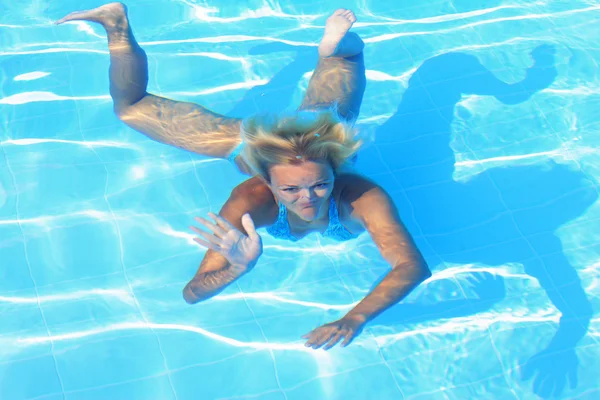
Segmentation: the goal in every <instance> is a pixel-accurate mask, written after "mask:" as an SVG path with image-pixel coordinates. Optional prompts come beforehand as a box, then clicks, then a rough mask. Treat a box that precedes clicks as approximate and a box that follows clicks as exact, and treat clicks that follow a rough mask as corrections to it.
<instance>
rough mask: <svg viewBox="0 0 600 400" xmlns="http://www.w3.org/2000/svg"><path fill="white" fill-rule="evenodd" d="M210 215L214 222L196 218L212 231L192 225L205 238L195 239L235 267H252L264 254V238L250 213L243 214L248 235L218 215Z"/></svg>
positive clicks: (243, 223) (243, 221)
mask: <svg viewBox="0 0 600 400" xmlns="http://www.w3.org/2000/svg"><path fill="white" fill-rule="evenodd" d="M208 216H209V217H211V218H212V219H213V220H214V222H212V221H209V220H207V219H204V218H201V217H196V218H195V220H196V221H198V222H199V223H200V224H202V225H203V226H204V227H205V228H207V229H208V230H209V231H210V232H211V233H209V232H206V231H203V230H201V229H198V228H196V227H195V226H191V227H190V228H191V229H192V230H193V231H194V232H196V233H198V234H199V235H200V236H202V238H203V239H201V238H199V237H196V238H194V241H195V242H196V243H198V244H200V245H201V246H204V247H207V248H209V249H211V250H214V251H216V252H218V253H220V254H221V255H222V256H223V257H225V258H226V259H227V261H229V264H231V266H232V267H234V268H240V269H243V270H247V269H251V268H252V267H253V266H254V264H255V263H256V261H257V260H258V257H260V255H261V254H262V249H263V246H262V239H261V237H260V235H259V234H258V233H256V229H255V227H254V221H252V217H250V214H244V215H242V226H243V227H244V229H245V230H246V232H248V235H244V234H243V233H242V232H240V231H239V230H238V229H237V228H236V227H235V226H233V225H231V224H230V223H229V222H228V221H226V220H225V219H224V218H221V217H220V216H218V215H215V214H213V213H208Z"/></svg>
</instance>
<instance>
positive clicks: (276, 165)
mask: <svg viewBox="0 0 600 400" xmlns="http://www.w3.org/2000/svg"><path fill="white" fill-rule="evenodd" d="M76 20H85V21H92V22H96V23H99V24H101V25H102V26H103V27H104V28H105V30H106V32H107V35H108V47H109V51H110V95H111V97H112V99H113V102H114V110H115V113H116V115H117V116H118V117H119V119H120V120H122V121H123V122H124V123H125V124H127V125H128V126H130V127H131V128H133V129H135V130H137V131H139V132H141V133H143V134H145V135H147V136H148V137H150V138H151V139H154V140H156V141H159V142H161V143H165V144H169V145H172V146H176V147H179V148H182V149H185V150H188V151H191V152H194V153H197V154H200V155H203V156H210V157H217V158H225V159H229V160H230V161H232V162H233V163H234V164H235V165H236V166H237V167H238V168H239V170H240V171H241V172H242V173H244V174H247V175H251V176H252V177H251V178H249V179H248V180H246V181H245V182H243V183H241V184H240V185H238V186H237V187H235V188H234V189H233V191H232V192H231V195H230V197H229V199H228V200H227V201H226V202H225V204H224V205H223V207H222V208H221V211H220V212H219V215H215V214H213V213H209V214H208V215H209V217H210V219H205V218H200V217H198V218H196V220H197V221H198V222H199V223H200V224H201V225H203V226H204V228H206V230H201V229H198V228H196V227H192V229H193V230H194V231H195V232H196V233H197V234H198V235H199V237H197V238H195V239H194V240H195V241H196V242H198V243H199V244H201V245H203V246H205V247H206V248H208V250H207V252H206V254H205V256H204V259H203V260H202V263H201V264H200V267H199V268H198V271H197V272H196V274H195V276H194V278H193V279H192V280H191V281H190V282H189V283H188V284H187V285H186V286H185V288H184V290H183V297H184V298H185V300H186V301H187V302H188V303H190V304H194V303H197V302H199V301H202V300H206V299H208V298H210V297H212V296H215V295H216V294H218V293H219V292H221V291H222V290H223V289H224V288H225V287H227V286H228V285H229V284H231V283H232V282H234V281H235V280H236V279H238V278H240V277H241V276H243V275H244V274H246V273H248V272H250V271H251V270H252V268H254V266H255V265H256V263H257V261H258V259H259V257H260V256H261V254H262V241H261V237H260V235H259V234H258V233H257V232H256V228H260V227H266V231H267V232H268V233H269V234H270V235H272V236H274V237H277V238H282V239H287V240H292V241H296V240H299V239H301V238H303V237H304V236H306V235H307V234H309V233H312V232H318V233H320V234H321V235H323V236H326V237H330V238H333V239H336V240H339V241H346V240H351V239H353V238H355V237H356V236H357V235H358V234H360V233H361V232H363V231H365V230H366V231H367V232H368V233H369V234H370V235H371V237H372V239H373V241H374V243H375V244H376V245H377V247H378V249H379V251H380V252H381V254H382V256H383V258H384V259H385V260H386V261H387V262H388V263H389V264H390V265H391V267H392V268H391V270H390V271H389V272H388V274H387V275H386V276H385V277H384V279H383V280H382V281H381V282H380V283H379V284H378V285H377V286H376V287H375V288H374V289H373V290H372V291H371V293H369V294H368V295H367V296H366V297H365V298H364V299H363V300H362V301H360V302H359V303H358V304H357V305H356V306H355V307H354V308H353V309H351V310H350V311H349V312H348V313H347V314H346V315H345V316H344V317H342V318H341V319H339V320H337V321H335V322H332V323H329V324H326V325H323V326H321V327H318V328H316V329H314V330H313V331H312V332H310V333H308V334H307V335H305V336H303V338H305V339H306V340H307V341H306V346H308V347H312V348H315V349H316V348H320V347H323V348H325V349H329V348H331V347H333V346H334V345H336V344H337V343H338V342H339V341H340V340H342V343H341V346H346V345H347V344H349V343H350V342H351V341H352V339H353V338H354V337H356V336H357V335H358V334H359V333H360V331H361V330H362V328H363V326H364V325H365V324H366V323H367V322H368V321H370V320H371V319H373V318H374V317H375V316H377V315H378V314H380V313H381V312H382V311H384V310H385V309H387V308H389V307H390V306H392V305H394V304H396V303H397V302H399V301H400V300H402V299H403V298H404V297H405V296H406V295H408V293H410V291H411V290H413V289H414V288H415V287H416V286H417V285H419V284H420V283H421V282H423V281H424V280H425V279H427V278H428V277H430V276H431V272H430V271H429V268H428V266H427V264H426V262H425V260H424V259H423V256H422V255H421V253H420V252H419V250H418V249H417V247H416V246H415V243H414V241H413V239H412V237H411V236H410V234H409V232H408V231H407V230H406V228H405V227H404V225H403V223H402V222H401V220H400V218H399V216H398V211H397V209H396V207H395V205H394V204H393V202H392V200H391V198H390V196H389V195H388V194H387V193H386V192H385V191H384V190H383V189H382V188H381V187H380V186H378V185H377V184H375V183H373V182H371V181H369V180H367V179H366V178H365V177H362V176H360V175H358V174H356V173H353V172H350V171H348V168H347V167H348V165H349V164H350V163H351V162H352V160H353V158H354V156H355V155H356V152H357V151H358V149H359V148H360V146H361V144H362V141H361V140H360V139H358V138H357V135H355V130H354V129H353V122H354V121H355V120H356V118H357V116H358V113H359V109H360V103H361V101H362V97H363V93H364V90H365V85H366V78H365V68H364V61H363V53H362V51H363V48H364V43H363V41H362V40H361V39H360V37H359V36H358V35H357V34H355V33H353V32H349V30H350V28H351V27H352V25H353V24H354V22H356V18H355V16H354V14H353V13H352V11H350V10H345V9H339V10H336V11H335V12H334V13H333V14H332V15H331V16H330V17H329V18H328V19H327V22H326V26H325V32H324V34H323V37H322V39H321V42H320V43H319V62H318V64H317V66H316V69H315V71H314V73H313V75H312V77H311V79H310V82H309V85H308V88H307V92H306V94H305V97H304V100H303V102H302V104H301V106H300V107H299V109H298V111H297V112H296V113H294V114H292V115H287V116H279V117H265V116H253V117H250V118H248V119H245V120H243V121H242V120H240V119H236V118H228V117H225V116H222V115H219V114H216V113H213V112H211V111H210V110H207V109H206V108H204V107H202V106H200V105H197V104H194V103H188V102H180V101H174V100H170V99H167V98H163V97H159V96H155V95H153V94H150V93H148V92H147V91H146V88H147V83H148V63H147V59H146V54H145V52H144V51H143V50H142V49H141V47H140V46H139V45H138V43H137V42H136V40H135V38H134V36H133V32H132V30H131V27H130V25H129V21H128V18H127V8H126V7H125V5H123V4H121V3H110V4H106V5H104V6H102V7H99V8H96V9H93V10H88V11H81V12H74V13H71V14H69V15H67V16H66V17H64V18H62V19H61V20H59V21H57V24H61V23H64V22H68V21H76Z"/></svg>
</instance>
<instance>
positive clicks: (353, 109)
mask: <svg viewBox="0 0 600 400" xmlns="http://www.w3.org/2000/svg"><path fill="white" fill-rule="evenodd" d="M354 22H356V17H355V16H354V13H353V12H352V11H349V10H345V9H339V10H336V11H335V12H334V13H333V15H331V16H330V17H329V18H328V19H327V23H326V25H325V33H324V34H323V39H322V40H321V43H320V44H319V62H318V63H317V67H316V68H315V71H314V73H313V75H312V77H311V78H310V82H309V83H308V88H307V90H306V94H305V96H304V100H303V101H302V104H301V105H300V107H299V109H300V110H309V109H320V108H330V107H332V106H335V107H336V108H337V112H338V113H339V115H340V116H341V117H342V118H344V119H346V120H348V121H354V120H356V119H357V118H358V114H359V112H360V105H361V102H362V98H363V94H364V92H365V87H366V82H367V79H366V77H365V64H364V58H363V53H362V50H363V48H364V43H363V41H362V40H361V39H360V37H359V36H358V35H357V34H356V33H354V32H348V31H349V30H350V28H351V27H352V24H354Z"/></svg>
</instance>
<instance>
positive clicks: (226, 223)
mask: <svg viewBox="0 0 600 400" xmlns="http://www.w3.org/2000/svg"><path fill="white" fill-rule="evenodd" d="M208 215H209V216H210V217H211V218H212V219H214V220H215V221H216V222H217V225H219V226H220V227H221V228H223V229H225V230H226V231H230V230H232V229H235V230H237V228H236V227H235V226H233V225H231V224H230V223H229V221H227V220H226V219H225V218H223V217H221V216H220V215H217V214H215V213H212V212H209V213H208Z"/></svg>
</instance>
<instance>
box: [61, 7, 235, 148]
mask: <svg viewBox="0 0 600 400" xmlns="http://www.w3.org/2000/svg"><path fill="white" fill-rule="evenodd" d="M77 20H84V21H92V22H97V23H99V24H101V25H102V26H103V27H104V29H106V33H107V35H108V49H109V52H110V95H111V97H112V98H113V102H114V109H115V113H116V114H117V116H118V117H119V119H121V120H122V121H123V122H124V123H125V124H127V125H128V126H130V127H131V128H133V129H135V130H137V131H139V132H141V133H143V134H145V135H147V136H148V137H150V138H151V139H154V140H156V141H159V142H161V143H165V144H169V145H172V146H176V147H179V148H182V149H185V150H188V151H192V152H194V153H198V154H201V155H205V156H210V157H219V158H227V156H228V155H229V153H231V151H232V150H233V149H234V148H235V147H236V146H237V145H238V144H239V143H240V142H241V139H240V133H239V129H240V123H241V120H239V119H235V118H228V117H224V116H222V115H219V114H216V113H213V112H212V111H210V110H207V109H206V108H204V107H201V106H199V105H197V104H194V103H188V102H181V101H174V100H170V99H166V98H164V97H159V96H155V95H153V94H150V93H148V92H146V86H147V84H148V62H147V59H146V54H145V53H144V50H142V48H141V47H140V46H139V45H138V43H137V42H136V40H135V38H134V36H133V32H132V30H131V27H130V26H129V21H128V19H127V8H126V7H125V5H124V4H121V3H110V4H106V5H104V6H102V7H99V8H96V9H93V10H88V11H81V12H74V13H71V14H69V15H67V16H66V17H64V18H62V19H61V20H59V21H57V24H62V23H64V22H67V21H77Z"/></svg>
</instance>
